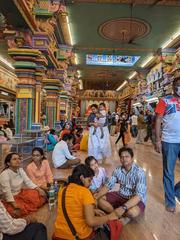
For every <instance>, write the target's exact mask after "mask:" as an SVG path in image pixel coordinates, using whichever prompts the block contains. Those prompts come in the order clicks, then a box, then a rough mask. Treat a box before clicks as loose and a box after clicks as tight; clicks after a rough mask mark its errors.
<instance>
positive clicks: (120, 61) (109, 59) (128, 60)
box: [86, 54, 140, 67]
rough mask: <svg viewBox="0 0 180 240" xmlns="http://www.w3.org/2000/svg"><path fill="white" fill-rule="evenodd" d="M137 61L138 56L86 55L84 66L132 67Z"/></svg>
mask: <svg viewBox="0 0 180 240" xmlns="http://www.w3.org/2000/svg"><path fill="white" fill-rule="evenodd" d="M139 59H140V56H121V55H99V54H87V55H86V64H88V65H105V66H119V67H132V66H134V64H135V63H136V62H137V61H138V60H139Z"/></svg>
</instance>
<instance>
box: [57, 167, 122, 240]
mask: <svg viewBox="0 0 180 240" xmlns="http://www.w3.org/2000/svg"><path fill="white" fill-rule="evenodd" d="M93 176H94V172H93V170H92V169H91V168H89V167H88V166H87V165H85V164H80V165H78V166H77V167H75V168H74V170H73V172H72V175H71V176H70V177H69V181H68V185H67V186H66V187H64V188H62V189H61V190H60V192H59V194H58V213H57V218H56V221H55V232H54V235H53V240H61V239H64V240H65V239H68V240H73V239H75V237H74V236H73V234H72V232H71V230H70V228H69V226H68V223H67V221H66V219H65V217H64V213H63V209H62V201H63V202H65V203H66V204H65V206H66V211H67V213H68V217H69V219H70V221H71V222H72V224H73V225H74V228H75V230H76V232H77V234H76V235H77V236H78V239H82V240H83V239H88V240H91V239H96V235H97V232H96V231H95V230H94V229H93V228H94V227H97V226H99V225H103V224H105V223H107V222H108V221H109V220H116V219H117V218H118V217H117V215H116V212H115V211H114V212H112V213H110V214H107V215H106V214H105V213H104V212H103V211H101V210H99V209H95V200H94V198H93V195H92V193H91V192H90V190H89V187H90V185H91V180H92V178H93ZM64 191H66V193H65V199H64V200H62V198H63V194H64ZM102 239H103V238H102Z"/></svg>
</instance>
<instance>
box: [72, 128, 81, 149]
mask: <svg viewBox="0 0 180 240" xmlns="http://www.w3.org/2000/svg"><path fill="white" fill-rule="evenodd" d="M82 137H83V128H79V129H77V131H76V132H75V139H74V142H73V150H75V151H78V150H80V143H81V140H82Z"/></svg>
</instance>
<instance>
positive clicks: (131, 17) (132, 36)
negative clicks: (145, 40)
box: [122, 1, 140, 45]
mask: <svg viewBox="0 0 180 240" xmlns="http://www.w3.org/2000/svg"><path fill="white" fill-rule="evenodd" d="M133 7H134V1H132V2H131V4H130V27H129V39H128V41H127V42H125V43H126V44H129V45H140V44H138V43H136V42H135V40H136V38H137V35H136V34H134V35H132V23H133ZM126 32H127V30H124V31H122V35H124V36H123V38H124V39H125V34H126Z"/></svg>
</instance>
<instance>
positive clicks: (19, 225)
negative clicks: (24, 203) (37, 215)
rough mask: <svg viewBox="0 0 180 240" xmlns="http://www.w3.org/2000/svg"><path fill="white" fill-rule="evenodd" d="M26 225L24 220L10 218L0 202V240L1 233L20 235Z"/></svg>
mask: <svg viewBox="0 0 180 240" xmlns="http://www.w3.org/2000/svg"><path fill="white" fill-rule="evenodd" d="M26 225H27V223H26V220H25V219H22V218H18V219H14V218H12V217H11V216H10V215H9V213H8V212H7V211H6V209H5V207H4V205H3V204H2V203H1V201H0V240H2V239H3V233H4V234H8V235H14V234H16V233H20V232H22V231H23V230H24V229H25V227H26Z"/></svg>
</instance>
